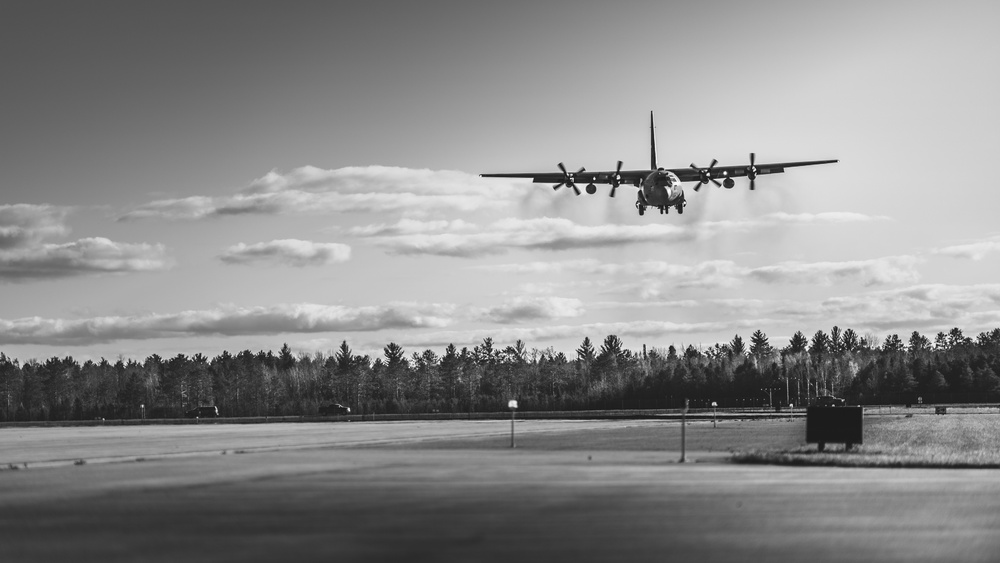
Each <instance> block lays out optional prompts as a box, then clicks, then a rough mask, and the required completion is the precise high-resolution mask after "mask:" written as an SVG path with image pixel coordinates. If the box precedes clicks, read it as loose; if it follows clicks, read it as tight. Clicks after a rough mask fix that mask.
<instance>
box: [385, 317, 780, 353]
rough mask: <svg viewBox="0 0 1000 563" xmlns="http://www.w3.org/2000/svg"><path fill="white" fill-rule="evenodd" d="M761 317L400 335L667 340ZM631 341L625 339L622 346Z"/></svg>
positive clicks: (752, 324) (453, 340) (426, 341)
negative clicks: (613, 337)
mask: <svg viewBox="0 0 1000 563" xmlns="http://www.w3.org/2000/svg"><path fill="white" fill-rule="evenodd" d="M762 322H763V321H761V320H757V319H746V320H723V321H712V322H695V323H674V322H669V321H629V322H608V323H587V324H581V325H553V326H539V327H523V328H521V327H518V328H503V329H499V330H496V329H477V330H473V331H436V332H432V333H426V334H417V335H413V336H410V337H408V338H406V339H403V341H404V343H405V345H407V346H411V347H426V346H446V345H448V344H455V345H470V346H471V345H475V344H478V343H480V342H482V340H483V339H484V338H486V337H490V338H492V339H493V341H494V342H496V343H504V342H514V341H516V340H523V341H524V342H526V343H527V344H528V346H529V347H530V346H532V345H533V343H538V342H544V341H551V340H560V339H573V340H577V341H582V340H583V338H584V337H585V336H587V337H590V339H591V340H592V341H594V342H595V343H599V342H601V341H602V340H604V337H606V336H608V335H609V334H614V335H617V336H619V337H622V338H623V339H624V338H653V339H657V338H660V339H666V340H667V341H670V340H671V339H673V338H675V337H676V336H678V335H685V334H703V333H710V332H717V331H723V332H728V331H731V330H739V329H752V328H756V327H757V326H760V324H761V323H762ZM629 345H631V344H628V343H626V347H628V346H629Z"/></svg>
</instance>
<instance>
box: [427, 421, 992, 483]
mask: <svg viewBox="0 0 1000 563" xmlns="http://www.w3.org/2000/svg"><path fill="white" fill-rule="evenodd" d="M886 412H888V411H886ZM903 412H905V411H903ZM864 425H865V426H864V444H862V445H860V446H857V445H856V446H855V447H854V449H853V450H852V451H850V452H846V451H844V446H843V445H842V444H827V447H826V451H824V452H822V453H820V452H819V451H817V447H816V444H806V443H805V419H803V418H797V419H784V420H730V421H724V422H720V423H719V424H718V426H717V427H713V425H712V423H711V422H705V421H699V422H693V423H689V425H688V427H687V431H686V447H687V450H688V452H693V454H692V455H693V456H694V458H695V459H697V456H698V454H699V453H702V454H704V453H705V452H712V453H729V454H731V456H732V458H731V459H732V461H734V462H737V463H768V464H782V465H828V466H843V467H928V468H932V467H942V468H947V467H954V468H1000V415H998V414H997V413H996V410H995V409H994V410H993V411H992V412H988V411H985V410H982V409H980V410H970V411H969V412H968V413H966V414H947V415H944V416H935V415H933V414H917V415H911V416H906V415H905V414H898V415H897V414H893V415H888V414H883V415H881V416H880V415H877V414H872V413H866V416H865V422H864ZM515 441H516V445H517V447H518V448H521V449H527V450H547V451H559V450H572V451H581V452H599V451H615V450H619V451H626V450H627V451H678V452H679V451H680V424H677V423H676V422H672V423H654V422H648V421H643V422H640V423H636V424H631V425H625V426H619V425H609V428H607V429H604V430H595V429H587V430H586V431H580V432H560V433H546V432H537V433H531V434H523V435H519V436H516V440H515ZM407 447H416V448H420V449H424V448H426V449H477V450H479V449H504V448H509V447H510V438H509V436H503V435H499V436H493V437H489V438H475V439H460V440H442V441H427V442H424V443H422V444H418V445H413V444H410V445H408V446H407ZM712 457H713V458H716V457H717V456H714V455H713V456H712Z"/></svg>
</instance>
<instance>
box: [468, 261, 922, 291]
mask: <svg viewBox="0 0 1000 563" xmlns="http://www.w3.org/2000/svg"><path fill="white" fill-rule="evenodd" d="M922 262H923V260H922V259H921V258H918V257H915V256H888V257H884V258H875V259H871V260H854V261H846V262H782V263H779V264H775V265H772V266H761V267H757V268H748V267H744V266H739V265H737V264H736V263H735V262H732V261H729V260H709V261H705V262H700V263H698V264H695V265H691V266H689V265H684V264H677V263H673V262H665V261H657V260H648V261H643V262H627V263H609V262H600V261H598V260H592V259H584V260H565V261H551V262H523V263H517V264H496V265H488V266H481V267H479V268H478V269H481V270H485V271H489V272H498V273H511V274H559V273H573V274H579V275H604V276H613V277H624V278H626V279H628V280H632V281H630V282H627V283H624V284H615V286H614V287H615V289H614V291H616V292H617V291H625V292H628V293H635V292H637V291H639V292H641V293H642V295H643V296H644V297H646V298H649V299H653V298H657V297H659V296H660V295H661V293H662V292H663V290H664V289H669V290H674V289H678V288H680V289H687V288H706V289H709V288H719V287H735V286H738V285H740V283H742V282H743V281H744V280H747V279H751V280H755V281H758V282H761V283H766V284H776V283H788V284H819V285H826V286H829V285H832V284H833V283H835V282H842V281H848V280H853V281H857V282H859V283H861V284H863V285H865V286H873V285H890V284H897V283H913V282H916V281H917V280H919V277H920V276H919V273H918V272H917V270H916V266H917V265H919V264H921V263H922Z"/></svg>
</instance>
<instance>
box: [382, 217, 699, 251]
mask: <svg viewBox="0 0 1000 563" xmlns="http://www.w3.org/2000/svg"><path fill="white" fill-rule="evenodd" d="M692 236H693V235H692V233H691V232H690V230H689V229H686V228H684V227H679V226H674V225H663V224H649V225H597V226H586V225H578V224H576V223H574V222H572V221H570V220H568V219H561V218H551V217H540V218H535V219H503V220H500V221H497V222H495V223H493V224H491V225H489V226H487V227H485V228H480V229H479V231H478V232H468V233H453V232H444V233H434V232H430V233H414V234H408V235H405V236H382V237H374V240H375V241H376V243H377V244H379V245H381V246H383V247H385V248H387V249H388V250H389V252H391V253H393V254H431V255H439V256H454V257H463V258H470V257H476V256H483V255H489V254H502V253H505V252H507V251H509V250H510V249H513V248H524V249H540V250H566V249H573V248H599V247H609V246H622V245H625V244H630V243H639V242H664V241H674V240H682V239H688V238H691V237H692Z"/></svg>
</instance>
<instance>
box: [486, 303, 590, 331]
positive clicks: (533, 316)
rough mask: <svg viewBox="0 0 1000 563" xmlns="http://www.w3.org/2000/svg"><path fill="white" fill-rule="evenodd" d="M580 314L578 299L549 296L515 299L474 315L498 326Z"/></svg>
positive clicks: (580, 308)
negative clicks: (498, 324)
mask: <svg viewBox="0 0 1000 563" xmlns="http://www.w3.org/2000/svg"><path fill="white" fill-rule="evenodd" d="M582 314H583V302H581V301H580V300H579V299H572V298H566V297H551V296H545V297H540V296H522V297H515V298H513V299H511V300H509V301H507V302H506V303H503V304H501V305H497V306H495V307H488V308H485V309H481V310H479V311H478V312H475V313H474V315H475V316H476V317H478V319H479V320H483V321H488V322H494V323H500V324H510V323H519V322H525V321H538V320H550V319H559V318H567V317H579V316H580V315H582Z"/></svg>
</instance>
